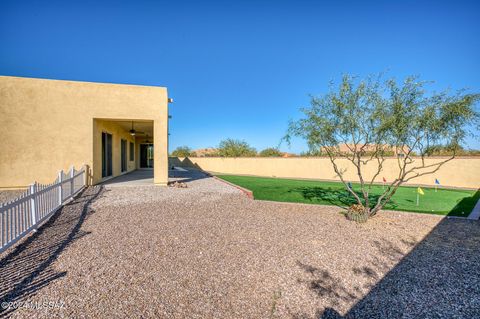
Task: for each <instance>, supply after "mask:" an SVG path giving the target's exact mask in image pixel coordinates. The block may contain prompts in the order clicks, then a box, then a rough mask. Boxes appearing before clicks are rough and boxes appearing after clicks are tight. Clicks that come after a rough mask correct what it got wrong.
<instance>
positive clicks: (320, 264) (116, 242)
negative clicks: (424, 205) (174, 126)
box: [0, 173, 480, 318]
mask: <svg viewBox="0 0 480 319" xmlns="http://www.w3.org/2000/svg"><path fill="white" fill-rule="evenodd" d="M177 177H178V176H177ZM180 179H182V176H180ZM183 180H186V181H187V185H188V188H186V189H178V188H162V187H155V186H142V187H108V185H107V186H105V187H92V188H89V189H87V190H86V191H85V192H84V193H83V194H82V195H81V196H80V197H79V198H78V199H77V200H75V201H74V202H72V203H70V204H69V205H67V206H66V207H64V208H63V210H62V211H61V212H60V213H59V214H57V215H55V217H53V218H52V219H51V220H50V221H49V223H48V224H47V225H46V227H43V228H41V229H40V230H39V231H38V232H36V233H35V234H34V235H33V236H31V237H29V238H28V239H27V240H26V241H24V242H23V243H22V244H21V245H20V246H19V247H18V248H13V249H11V250H10V251H9V252H7V253H6V254H4V255H2V256H1V258H2V259H0V267H1V271H0V276H1V277H0V279H1V280H0V298H1V300H2V301H10V302H13V301H17V302H30V303H29V304H27V306H25V307H22V308H20V309H16V310H14V309H13V308H10V309H6V310H4V311H3V313H2V315H9V316H12V317H14V318H33V317H36V318H42V317H43V318H53V317H86V318H102V317H123V318H132V317H133V318H135V317H165V318H187V317H188V318H343V317H344V316H346V317H349V318H398V317H403V318H439V317H445V318H452V317H456V318H473V317H480V297H479V296H480V270H479V266H478V265H480V253H479V251H480V222H478V221H464V220H454V219H449V220H447V219H442V218H441V217H438V216H433V215H423V214H409V213H400V212H384V213H382V214H380V216H378V217H376V218H374V219H372V220H371V221H370V222H368V223H367V224H364V225H358V224H355V223H352V222H348V221H347V220H345V218H344V217H343V216H341V215H340V214H339V208H336V207H332V206H314V205H304V204H288V203H274V202H265V201H252V200H250V199H248V198H246V197H245V196H244V195H243V194H242V193H241V192H240V191H239V190H237V189H235V188H233V187H231V186H228V185H226V184H224V183H222V182H220V181H217V180H214V179H213V178H206V177H205V176H202V175H200V174H199V173H196V174H193V175H192V174H191V173H189V175H186V174H185V176H183ZM42 302H51V305H52V306H51V307H37V308H41V309H33V308H35V307H32V305H38V304H40V303H42ZM35 303H36V304H35ZM28 305H29V306H28Z"/></svg>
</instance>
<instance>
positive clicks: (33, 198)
mask: <svg viewBox="0 0 480 319" xmlns="http://www.w3.org/2000/svg"><path fill="white" fill-rule="evenodd" d="M36 193H37V182H35V183H33V184H32V185H30V195H31V197H30V214H31V218H32V226H35V224H36V223H37V201H36V199H37V194H36Z"/></svg>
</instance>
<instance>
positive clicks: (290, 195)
mask: <svg viewBox="0 0 480 319" xmlns="http://www.w3.org/2000/svg"><path fill="white" fill-rule="evenodd" d="M217 177H220V178H222V179H224V180H226V181H228V182H231V183H234V184H237V185H239V186H242V187H244V188H246V189H249V190H251V191H252V192H253V196H254V197H255V199H261V200H262V199H263V200H271V201H278V202H292V203H308V204H320V205H335V206H340V207H345V208H347V207H348V208H350V210H355V212H356V213H357V214H362V211H361V210H360V209H358V210H357V209H356V208H361V207H362V206H360V205H358V204H357V202H356V199H355V198H354V197H353V196H352V194H350V193H349V192H348V191H347V190H346V189H345V186H344V185H343V184H342V183H340V182H333V181H331V182H326V181H312V180H294V179H284V178H269V177H257V176H236V175H218V176H217ZM352 187H353V189H354V191H355V192H357V193H358V194H361V190H360V184H359V183H352ZM423 191H424V192H425V195H424V196H422V197H421V198H420V205H419V206H417V205H416V202H415V198H416V196H417V188H416V187H408V186H402V187H399V189H398V192H397V193H396V194H395V195H394V196H393V197H392V198H391V199H390V201H389V202H388V203H387V204H386V205H385V208H386V209H390V210H398V211H407V212H421V213H428V214H438V215H448V216H460V217H466V216H468V215H469V213H470V212H471V211H472V210H473V207H474V206H475V204H476V203H477V201H478V200H479V199H480V191H475V190H462V189H441V188H439V189H438V190H437V191H436V192H435V188H428V187H424V188H423ZM382 193H383V186H382V185H374V187H373V189H372V192H371V193H370V194H369V196H370V197H371V198H372V199H375V198H378V197H379V196H380V195H381V194H382ZM354 205H355V206H354Z"/></svg>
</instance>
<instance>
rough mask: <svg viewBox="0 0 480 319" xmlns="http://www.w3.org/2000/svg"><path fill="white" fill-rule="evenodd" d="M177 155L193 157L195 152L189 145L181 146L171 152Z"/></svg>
mask: <svg viewBox="0 0 480 319" xmlns="http://www.w3.org/2000/svg"><path fill="white" fill-rule="evenodd" d="M171 155H172V156H176V157H193V156H195V152H192V149H191V148H190V147H188V146H179V147H177V148H176V149H175V150H174V151H173V152H172V154H171Z"/></svg>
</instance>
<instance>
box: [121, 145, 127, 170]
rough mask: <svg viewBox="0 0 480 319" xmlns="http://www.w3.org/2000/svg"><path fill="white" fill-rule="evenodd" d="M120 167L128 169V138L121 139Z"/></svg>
mask: <svg viewBox="0 0 480 319" xmlns="http://www.w3.org/2000/svg"><path fill="white" fill-rule="evenodd" d="M120 160H121V163H120V167H121V168H122V172H126V171H127V140H120Z"/></svg>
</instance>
